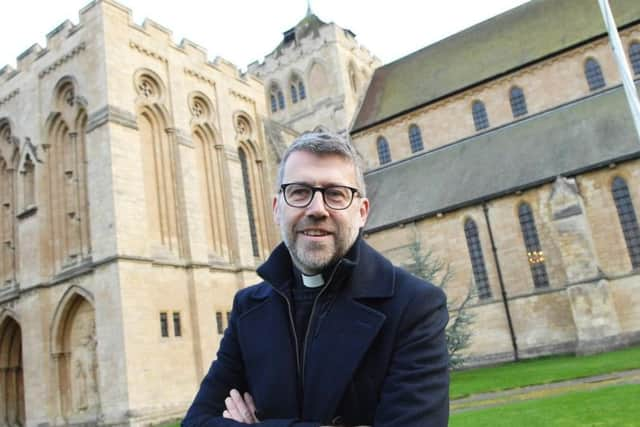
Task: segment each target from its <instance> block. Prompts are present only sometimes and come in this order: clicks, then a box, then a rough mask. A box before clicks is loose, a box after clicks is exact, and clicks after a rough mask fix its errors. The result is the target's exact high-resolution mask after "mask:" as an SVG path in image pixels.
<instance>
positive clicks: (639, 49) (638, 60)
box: [629, 42, 640, 74]
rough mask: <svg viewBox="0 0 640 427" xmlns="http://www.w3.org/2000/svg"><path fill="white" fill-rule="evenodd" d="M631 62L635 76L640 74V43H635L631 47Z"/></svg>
mask: <svg viewBox="0 0 640 427" xmlns="http://www.w3.org/2000/svg"><path fill="white" fill-rule="evenodd" d="M629 61H631V67H633V73H634V74H640V42H633V43H631V45H630V46H629Z"/></svg>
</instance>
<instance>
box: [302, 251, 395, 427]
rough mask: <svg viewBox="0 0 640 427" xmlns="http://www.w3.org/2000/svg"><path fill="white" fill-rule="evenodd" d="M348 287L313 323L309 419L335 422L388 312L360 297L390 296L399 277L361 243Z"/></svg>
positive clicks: (307, 400) (308, 374)
mask: <svg viewBox="0 0 640 427" xmlns="http://www.w3.org/2000/svg"><path fill="white" fill-rule="evenodd" d="M354 256H355V259H354V260H353V261H352V263H351V264H352V266H353V270H352V271H351V272H350V274H349V276H350V279H349V280H348V283H346V285H347V286H345V287H343V288H342V289H340V290H339V291H338V294H337V296H336V298H335V301H334V302H333V304H331V306H330V308H329V310H328V312H326V313H320V315H319V317H318V320H317V323H315V324H314V325H312V327H313V330H312V331H311V332H310V335H309V341H310V344H308V346H309V348H308V349H307V360H306V364H305V368H304V370H305V372H304V375H305V382H304V411H303V414H304V416H305V418H307V419H316V420H326V421H328V420H330V418H329V419H327V417H332V416H333V414H335V411H336V409H337V407H338V405H339V403H340V401H341V399H342V397H343V395H344V392H345V390H346V388H347V386H348V385H349V383H350V382H351V381H352V379H353V376H354V372H355V371H356V369H357V368H358V366H359V365H360V362H361V360H362V358H363V357H364V355H365V354H366V352H367V350H368V349H369V347H370V346H371V344H372V343H373V341H374V339H375V338H376V336H377V335H378V333H379V331H380V329H381V328H382V326H383V324H384V322H385V319H386V316H385V315H384V314H383V313H381V312H380V311H377V310H375V309H373V308H371V307H369V306H368V305H366V304H365V303H363V302H360V301H359V300H360V299H365V300H366V299H377V298H389V297H391V296H392V295H393V293H394V285H395V277H394V270H393V266H392V265H391V263H390V262H389V261H388V260H387V259H385V258H384V257H382V256H380V255H379V254H378V253H377V252H376V251H375V250H373V249H372V248H371V247H370V246H369V245H367V244H366V243H365V242H363V241H362V240H359V241H358V246H357V247H356V253H355V254H354Z"/></svg>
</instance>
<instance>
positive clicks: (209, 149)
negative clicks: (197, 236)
mask: <svg viewBox="0 0 640 427" xmlns="http://www.w3.org/2000/svg"><path fill="white" fill-rule="evenodd" d="M189 106H190V108H189V109H190V110H191V115H192V117H191V121H190V122H191V126H192V128H191V139H192V141H193V149H194V154H195V164H194V166H195V167H194V168H193V169H194V177H195V178H196V179H195V184H196V185H195V187H196V188H197V190H198V193H199V200H200V203H201V208H200V209H199V213H200V214H201V215H202V223H203V225H204V230H203V231H204V233H203V236H202V237H203V238H204V241H205V242H206V245H207V246H206V247H207V250H208V254H209V256H210V259H217V260H219V261H222V260H227V259H228V257H229V255H230V252H229V247H230V245H231V243H230V241H229V240H228V239H229V235H228V228H229V227H228V226H227V224H228V223H227V215H226V213H225V212H224V206H225V205H226V197H227V193H228V192H227V191H225V189H226V188H227V185H226V180H225V175H226V174H225V173H224V171H225V170H226V169H227V166H226V159H225V155H224V152H223V151H222V150H218V149H216V140H217V138H216V130H215V127H214V126H213V117H212V116H213V114H214V111H215V110H214V108H213V104H212V103H211V100H210V99H209V98H208V97H206V95H204V94H202V93H195V94H191V95H190V96H189ZM211 257H212V258H211Z"/></svg>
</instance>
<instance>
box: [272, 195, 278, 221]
mask: <svg viewBox="0 0 640 427" xmlns="http://www.w3.org/2000/svg"><path fill="white" fill-rule="evenodd" d="M271 208H272V211H273V222H275V223H276V224H278V225H280V222H279V220H278V216H279V215H278V210H279V209H280V206H279V205H278V194H277V193H276V194H275V195H274V196H273V203H272V206H271Z"/></svg>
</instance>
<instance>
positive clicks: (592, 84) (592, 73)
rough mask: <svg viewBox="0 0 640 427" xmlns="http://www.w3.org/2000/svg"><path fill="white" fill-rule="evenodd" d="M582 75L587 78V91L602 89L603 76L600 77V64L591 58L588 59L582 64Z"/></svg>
mask: <svg viewBox="0 0 640 427" xmlns="http://www.w3.org/2000/svg"><path fill="white" fill-rule="evenodd" d="M584 75H585V77H586V78H587V83H588V84H589V90H590V91H594V90H598V89H600V88H603V87H604V85H605V83H604V76H603V75H602V69H601V68H600V64H598V61H596V60H595V59H593V58H589V59H587V60H586V62H585V63H584Z"/></svg>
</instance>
